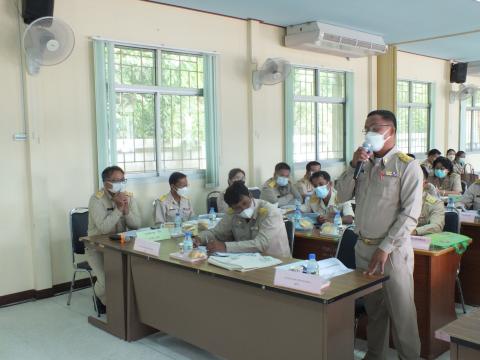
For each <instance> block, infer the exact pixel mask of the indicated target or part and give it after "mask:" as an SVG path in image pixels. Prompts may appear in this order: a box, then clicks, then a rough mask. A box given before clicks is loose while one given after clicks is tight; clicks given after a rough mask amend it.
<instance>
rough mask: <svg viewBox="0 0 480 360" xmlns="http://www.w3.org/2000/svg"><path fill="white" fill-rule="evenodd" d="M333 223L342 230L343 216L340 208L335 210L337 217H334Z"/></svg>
mask: <svg viewBox="0 0 480 360" xmlns="http://www.w3.org/2000/svg"><path fill="white" fill-rule="evenodd" d="M333 224H334V225H335V227H336V228H337V229H338V230H340V228H341V227H342V217H341V216H340V211H338V210H337V211H336V212H335V217H334V218H333Z"/></svg>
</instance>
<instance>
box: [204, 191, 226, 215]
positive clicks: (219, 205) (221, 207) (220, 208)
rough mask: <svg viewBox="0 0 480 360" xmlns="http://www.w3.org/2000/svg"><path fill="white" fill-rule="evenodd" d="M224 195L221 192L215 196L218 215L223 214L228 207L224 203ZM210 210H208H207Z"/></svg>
mask: <svg viewBox="0 0 480 360" xmlns="http://www.w3.org/2000/svg"><path fill="white" fill-rule="evenodd" d="M224 196H225V193H223V192H221V193H220V194H218V196H217V209H218V212H219V213H223V214H225V213H226V212H227V210H228V208H229V207H230V206H228V204H227V203H226V202H225V199H224ZM208 210H210V209H208Z"/></svg>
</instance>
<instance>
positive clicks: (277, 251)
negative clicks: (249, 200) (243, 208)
mask: <svg viewBox="0 0 480 360" xmlns="http://www.w3.org/2000/svg"><path fill="white" fill-rule="evenodd" d="M253 201H254V204H255V210H254V213H253V217H252V218H251V219H250V220H249V221H247V220H246V219H244V218H242V217H241V216H239V215H237V214H235V213H233V211H232V210H231V209H229V210H228V211H227V213H226V214H225V216H224V217H223V218H222V220H220V222H219V223H218V224H217V226H215V228H213V229H211V230H206V231H203V232H201V233H200V234H199V237H200V239H201V240H202V243H206V242H208V241H209V240H211V239H216V240H218V241H222V242H224V243H225V246H226V248H227V252H233V253H236V252H237V253H238V252H261V253H264V254H266V255H271V256H280V257H290V247H289V245H288V237H287V230H286V229H285V223H284V222H283V216H282V214H281V213H280V210H279V209H277V208H276V207H274V206H273V205H271V204H270V203H268V202H267V201H264V200H257V199H254V200H253Z"/></svg>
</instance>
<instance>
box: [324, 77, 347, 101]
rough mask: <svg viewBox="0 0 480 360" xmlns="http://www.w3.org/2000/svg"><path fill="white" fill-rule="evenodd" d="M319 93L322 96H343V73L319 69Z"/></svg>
mask: <svg viewBox="0 0 480 360" xmlns="http://www.w3.org/2000/svg"><path fill="white" fill-rule="evenodd" d="M318 77H319V78H318V81H319V82H320V84H319V85H320V93H319V94H318V95H319V96H322V97H333V98H342V99H343V98H344V97H345V86H344V74H343V73H340V72H329V71H319V75H318Z"/></svg>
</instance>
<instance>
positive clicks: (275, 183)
mask: <svg viewBox="0 0 480 360" xmlns="http://www.w3.org/2000/svg"><path fill="white" fill-rule="evenodd" d="M267 185H268V186H269V187H271V188H272V189H273V188H274V187H275V186H277V182H276V181H275V179H272V180H270V181H269V182H268V183H267Z"/></svg>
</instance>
